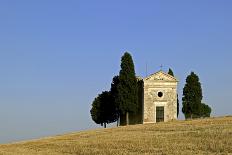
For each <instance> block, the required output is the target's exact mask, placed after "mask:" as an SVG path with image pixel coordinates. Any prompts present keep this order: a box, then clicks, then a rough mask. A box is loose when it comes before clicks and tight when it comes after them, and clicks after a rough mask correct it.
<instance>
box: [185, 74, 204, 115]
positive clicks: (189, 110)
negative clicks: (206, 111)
mask: <svg viewBox="0 0 232 155" xmlns="http://www.w3.org/2000/svg"><path fill="white" fill-rule="evenodd" d="M201 100H202V89H201V83H200V81H199V77H198V76H197V75H196V74H195V73H194V72H191V74H190V75H189V76H188V77H187V78H186V84H185V86H184V89H183V98H182V104H183V108H182V112H183V113H184V115H185V118H186V119H187V118H191V119H192V118H197V117H200V115H201V114H200V113H201V112H200V111H201Z"/></svg>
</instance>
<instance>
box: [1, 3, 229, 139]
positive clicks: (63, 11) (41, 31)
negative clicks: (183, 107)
mask: <svg viewBox="0 0 232 155" xmlns="http://www.w3.org/2000/svg"><path fill="white" fill-rule="evenodd" d="M231 8H232V1H231V0H204V1H203V0H188V1H186V0H176V1H173V0H169V1H168V0H165V1H164V0H156V1H155V0H147V1H140V0H130V1H129V0H117V1H109V0H98V1H90V0H69V1H61V0H49V1H48V0H39V1H31V0H27V1H26V0H20V1H17V0H5V1H1V2H0V22H1V23H0V124H1V125H0V143H5V142H11V141H18V140H23V139H31V138H37V137H41V136H47V135H56V134H61V133H65V132H70V131H77V130H84V129H90V128H96V127H99V126H98V125H95V124H94V122H93V121H92V120H91V117H90V113H89V110H90V108H91V103H92V101H93V99H94V97H95V96H96V95H97V94H98V93H101V91H103V90H108V89H109V88H110V83H111V79H112V77H113V76H114V75H116V74H118V72H119V69H120V59H121V56H122V54H123V53H124V52H125V51H129V52H130V53H131V54H132V56H133V59H134V63H135V67H136V74H137V75H139V76H142V77H144V76H145V74H146V67H145V66H146V63H147V64H148V73H149V74H151V73H154V72H156V71H158V70H159V66H160V64H163V65H164V70H167V69H168V68H169V67H171V68H172V69H173V71H174V73H175V75H176V76H177V78H178V79H179V80H180V84H179V94H180V95H179V97H180V100H181V94H182V88H183V86H184V83H185V78H186V76H187V75H188V74H189V73H190V72H191V71H194V72H196V73H197V74H198V75H199V77H200V80H201V83H202V88H203V96H204V99H203V100H204V102H206V103H207V104H209V105H210V106H211V107H212V109H213V113H212V114H213V116H221V115H229V114H230V115H231V114H232V103H231V93H232V91H231V88H232V84H231V79H232V69H231V66H232V61H231V59H232V9H231ZM180 118H182V119H183V115H182V114H181V117H180Z"/></svg>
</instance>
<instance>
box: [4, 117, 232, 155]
mask: <svg viewBox="0 0 232 155" xmlns="http://www.w3.org/2000/svg"><path fill="white" fill-rule="evenodd" d="M0 154H4V155H5V154H6V155H11V154H13V155H20V154H21V155H37V154H42V155H44V154H54V155H60V154H65V155H69V154H70V155H71V154H72V155H74V154H87V155H88V154H106V155H109V154H117V155H118V154H119V155H120V154H138V155H140V154H178V155H179V154H232V117H223V118H211V119H203V120H193V121H174V122H168V123H158V124H146V125H134V126H128V127H119V128H112V129H98V130H94V131H84V132H77V133H71V134H66V135H62V136H55V137H49V138H44V139H40V140H34V141H27V142H20V143H14V144H6V145H0Z"/></svg>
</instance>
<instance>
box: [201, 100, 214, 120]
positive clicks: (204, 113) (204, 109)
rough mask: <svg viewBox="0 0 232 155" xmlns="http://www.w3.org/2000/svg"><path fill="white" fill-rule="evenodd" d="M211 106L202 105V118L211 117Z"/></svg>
mask: <svg viewBox="0 0 232 155" xmlns="http://www.w3.org/2000/svg"><path fill="white" fill-rule="evenodd" d="M211 111H212V110H211V108H210V106H208V105H206V104H205V103H202V104H201V117H203V118H204V117H210V114H211Z"/></svg>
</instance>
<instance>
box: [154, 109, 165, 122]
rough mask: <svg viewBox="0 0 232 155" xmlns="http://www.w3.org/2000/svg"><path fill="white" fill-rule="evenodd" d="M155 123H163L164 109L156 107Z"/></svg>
mask: <svg viewBox="0 0 232 155" xmlns="http://www.w3.org/2000/svg"><path fill="white" fill-rule="evenodd" d="M156 122H164V107H163V106H157V107H156Z"/></svg>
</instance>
